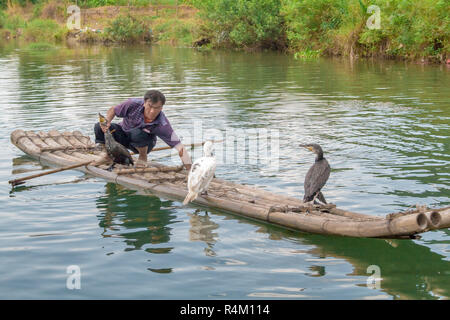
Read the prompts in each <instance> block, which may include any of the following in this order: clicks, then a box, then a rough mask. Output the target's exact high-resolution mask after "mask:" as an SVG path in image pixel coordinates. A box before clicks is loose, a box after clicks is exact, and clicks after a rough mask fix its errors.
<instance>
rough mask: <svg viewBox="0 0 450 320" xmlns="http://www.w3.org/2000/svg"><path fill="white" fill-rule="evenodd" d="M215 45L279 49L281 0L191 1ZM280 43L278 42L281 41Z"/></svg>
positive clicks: (281, 24)
mask: <svg viewBox="0 0 450 320" xmlns="http://www.w3.org/2000/svg"><path fill="white" fill-rule="evenodd" d="M192 4H193V5H194V6H195V7H197V8H199V9H200V10H201V17H202V18H203V19H204V20H205V21H207V23H206V26H205V29H206V30H209V33H210V37H211V38H212V40H213V41H214V43H215V44H216V46H227V47H247V48H248V47H255V46H256V47H262V48H278V45H279V44H280V43H283V40H282V38H283V19H282V17H281V16H280V14H279V13H280V8H281V2H280V0H193V1H192ZM280 40H281V41H280Z"/></svg>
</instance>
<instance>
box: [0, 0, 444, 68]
mask: <svg viewBox="0 0 450 320" xmlns="http://www.w3.org/2000/svg"><path fill="white" fill-rule="evenodd" d="M72 3H73V1H69V0H60V1H57V0H0V8H3V10H4V11H1V10H0V37H2V38H24V39H25V40H28V41H45V42H52V41H63V40H64V39H65V38H66V37H67V36H71V35H72V33H71V32H69V31H68V30H67V28H66V27H65V21H66V20H67V17H68V14H67V12H66V10H65V8H66V7H67V5H68V4H72ZM30 4H31V5H30ZM181 4H183V5H185V7H184V8H185V9H184V10H185V11H184V15H182V16H179V10H178V8H179V7H176V6H175V5H181ZM78 5H79V6H80V7H81V8H91V7H99V6H110V5H114V6H122V7H121V9H120V11H119V12H117V11H115V13H114V14H113V15H112V16H113V17H112V18H111V14H108V7H104V8H103V9H101V10H100V11H98V12H97V13H95V14H97V16H95V17H94V18H92V19H91V21H88V22H84V23H86V24H87V25H88V26H90V27H93V28H94V29H95V31H86V32H84V33H83V34H82V36H79V37H78V39H79V40H80V41H86V42H95V41H114V42H137V41H159V42H169V43H173V44H182V45H193V44H194V43H196V44H198V45H200V46H201V45H205V46H206V47H207V48H208V50H209V49H210V48H236V49H242V48H243V49H246V50H258V49H275V50H286V51H289V52H292V53H294V56H295V58H296V59H314V58H316V57H318V56H321V55H341V56H350V57H384V58H403V59H410V60H417V59H425V60H427V61H433V62H444V61H446V60H447V59H450V53H449V52H450V44H449V39H450V1H449V0H420V1H419V0H178V1H177V0H78ZM149 5H152V6H155V5H156V6H157V7H156V10H153V11H152V10H151V9H150V7H148V6H149ZM186 5H187V7H186ZM374 5H375V6H377V8H379V10H378V11H379V18H380V20H379V28H378V27H377V26H376V25H373V24H372V25H370V24H368V21H369V22H370V21H372V22H373V20H372V19H375V17H376V16H377V13H376V11H371V6H374ZM30 7H31V9H30ZM137 7H138V8H137ZM186 8H187V9H186ZM189 8H191V9H189ZM25 9H27V10H28V11H26V10H25ZM85 10H90V9H85ZM197 11H198V13H199V14H198V17H197V16H196V12H197ZM51 20H56V21H57V23H56V22H55V23H52V21H51ZM89 23H91V24H93V26H92V25H89ZM98 23H99V24H100V25H101V26H100V27H99V26H97V24H98ZM86 24H85V26H86ZM372 26H375V28H373V27H372ZM98 29H102V32H99V31H98Z"/></svg>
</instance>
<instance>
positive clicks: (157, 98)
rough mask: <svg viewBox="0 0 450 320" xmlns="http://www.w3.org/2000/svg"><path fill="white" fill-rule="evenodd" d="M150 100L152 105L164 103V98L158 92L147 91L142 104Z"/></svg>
mask: <svg viewBox="0 0 450 320" xmlns="http://www.w3.org/2000/svg"><path fill="white" fill-rule="evenodd" d="M148 99H150V101H151V102H152V103H157V102H158V101H161V102H162V104H163V105H164V104H165V103H166V97H165V96H164V95H163V94H162V93H161V92H160V91H158V90H148V91H147V92H146V93H145V95H144V102H145V101H147V100H148Z"/></svg>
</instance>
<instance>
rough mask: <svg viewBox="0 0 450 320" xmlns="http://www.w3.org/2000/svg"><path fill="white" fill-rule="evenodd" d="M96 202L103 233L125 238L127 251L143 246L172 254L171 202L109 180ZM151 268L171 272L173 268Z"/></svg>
mask: <svg viewBox="0 0 450 320" xmlns="http://www.w3.org/2000/svg"><path fill="white" fill-rule="evenodd" d="M96 205H97V208H98V210H99V212H100V215H99V216H98V217H99V219H100V221H99V226H100V227H101V228H102V229H103V232H102V236H103V237H104V238H110V237H113V238H120V239H122V241H123V242H124V245H126V247H125V248H124V251H133V250H142V249H144V250H145V251H146V252H148V253H150V254H169V253H171V251H172V250H173V247H171V246H167V244H168V243H169V242H170V236H171V230H172V228H171V227H170V225H171V224H173V223H176V215H175V213H174V210H173V209H172V208H171V206H172V201H169V200H167V201H164V200H161V199H159V198H158V197H155V196H141V195H138V194H136V192H135V191H131V190H127V189H126V188H124V187H122V186H120V185H117V184H114V183H107V184H106V185H105V194H104V195H103V196H101V197H99V198H98V199H97V201H96ZM149 270H151V271H154V272H162V273H168V272H171V268H165V269H151V268H149Z"/></svg>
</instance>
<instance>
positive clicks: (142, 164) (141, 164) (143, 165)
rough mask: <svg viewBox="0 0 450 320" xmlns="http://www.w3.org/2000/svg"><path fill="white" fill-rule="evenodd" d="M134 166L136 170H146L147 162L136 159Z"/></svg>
mask: <svg viewBox="0 0 450 320" xmlns="http://www.w3.org/2000/svg"><path fill="white" fill-rule="evenodd" d="M135 166H136V168H146V167H147V161H144V160H141V159H138V160H137V161H136V164H135Z"/></svg>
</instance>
